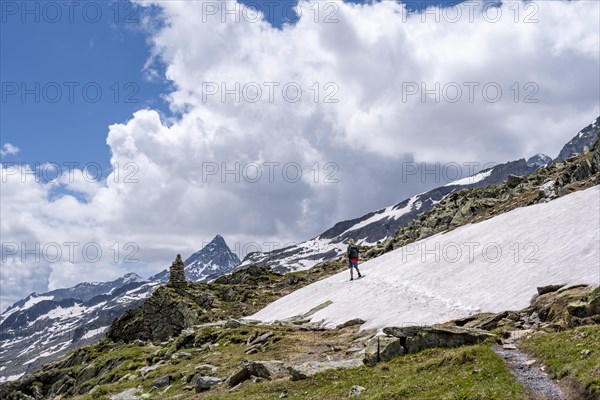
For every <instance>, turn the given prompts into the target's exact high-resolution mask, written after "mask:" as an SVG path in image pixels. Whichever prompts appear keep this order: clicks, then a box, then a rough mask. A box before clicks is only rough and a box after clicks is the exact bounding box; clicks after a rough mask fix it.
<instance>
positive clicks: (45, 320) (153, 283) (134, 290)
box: [0, 235, 240, 380]
mask: <svg viewBox="0 0 600 400" xmlns="http://www.w3.org/2000/svg"><path fill="white" fill-rule="evenodd" d="M239 263H240V260H239V258H238V257H237V256H236V255H235V253H233V252H232V251H231V250H230V249H229V247H228V246H227V243H225V240H224V239H223V237H222V236H220V235H217V236H216V237H215V238H214V239H213V240H212V241H211V242H210V243H209V244H207V245H206V246H204V247H203V248H202V249H201V250H199V251H197V252H196V253H194V254H192V255H191V256H190V257H189V258H188V259H187V260H186V261H185V265H186V267H185V273H186V277H187V279H188V280H192V281H196V282H199V281H203V280H206V279H211V278H212V277H216V276H220V275H223V274H225V273H227V272H229V271H231V270H232V269H233V268H235V267H236V266H237V265H238V264H239ZM168 278H169V273H168V270H164V271H163V272H161V273H159V274H157V275H154V276H153V277H150V278H149V279H144V278H142V277H140V276H139V275H136V274H134V273H128V274H126V275H125V276H123V277H121V278H118V279H116V280H114V281H110V282H93V283H87V282H84V283H80V284H78V285H76V286H74V287H72V288H66V289H57V290H53V291H50V292H47V293H41V294H38V293H32V294H30V295H29V296H27V297H26V298H24V299H22V300H19V301H17V302H16V303H15V304H13V305H12V306H11V307H9V308H8V309H7V310H6V311H4V312H3V313H2V314H1V315H0V380H2V378H1V377H5V379H6V377H8V376H12V377H15V376H18V375H20V374H22V373H24V372H30V371H33V370H35V369H37V368H38V367H39V366H40V365H42V364H44V363H47V362H50V361H53V360H55V359H58V358H59V357H61V356H62V355H64V354H65V353H66V352H68V351H69V350H71V349H73V348H78V347H81V346H85V345H87V344H90V343H94V342H97V341H98V340H99V339H101V338H102V337H104V334H105V331H106V329H107V328H108V326H109V325H110V324H111V323H112V321H113V320H114V319H115V318H117V317H119V316H121V315H122V314H123V313H124V312H125V311H127V310H128V309H130V308H133V307H137V306H138V305H139V304H140V303H141V302H142V301H143V300H144V299H146V298H147V297H149V296H150V294H152V292H153V291H154V290H155V289H156V288H157V287H159V286H160V285H162V284H163V283H165V282H166V281H167V280H168Z"/></svg>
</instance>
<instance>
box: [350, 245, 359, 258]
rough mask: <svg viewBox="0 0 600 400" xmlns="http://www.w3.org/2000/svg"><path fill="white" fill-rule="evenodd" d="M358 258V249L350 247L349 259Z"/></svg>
mask: <svg viewBox="0 0 600 400" xmlns="http://www.w3.org/2000/svg"><path fill="white" fill-rule="evenodd" d="M352 258H358V247H356V246H350V259H352Z"/></svg>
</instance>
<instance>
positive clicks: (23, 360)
mask: <svg viewBox="0 0 600 400" xmlns="http://www.w3.org/2000/svg"><path fill="white" fill-rule="evenodd" d="M129 278H132V279H125V281H127V282H126V283H124V284H123V285H121V286H120V287H115V288H113V289H111V290H109V291H108V292H107V293H104V294H100V295H98V296H95V297H93V298H91V299H89V300H85V301H82V300H79V299H73V298H65V299H57V300H54V299H52V298H51V297H52V296H46V295H37V296H33V295H31V296H29V297H28V299H29V300H27V301H26V302H25V303H24V304H22V305H21V306H18V307H13V308H12V309H11V310H7V312H6V313H4V314H3V315H2V323H0V365H2V366H3V367H4V368H3V369H2V370H1V371H0V375H1V376H4V377H7V376H15V375H18V374H22V373H24V372H30V371H33V370H35V369H36V368H37V367H39V366H40V365H42V364H43V363H47V362H49V361H53V360H55V359H57V358H59V357H61V356H62V355H64V354H65V353H66V352H68V351H69V350H71V349H73V348H78V347H82V346H85V345H87V344H91V343H94V342H97V341H98V340H99V339H101V338H102V337H104V333H105V331H106V329H107V328H108V326H109V325H110V324H111V323H112V321H113V320H114V319H115V318H116V317H118V316H120V315H121V314H123V313H124V312H125V311H127V310H128V309H130V308H132V307H135V306H137V305H139V304H140V303H141V301H143V300H144V299H146V298H147V297H148V296H150V294H151V293H152V292H153V291H154V289H156V288H157V287H158V286H159V283H158V282H148V281H142V282H140V281H139V280H138V279H137V277H136V278H134V277H132V276H129ZM49 293H50V292H49ZM9 311H11V312H10V313H9Z"/></svg>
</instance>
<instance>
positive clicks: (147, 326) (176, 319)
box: [107, 285, 214, 342]
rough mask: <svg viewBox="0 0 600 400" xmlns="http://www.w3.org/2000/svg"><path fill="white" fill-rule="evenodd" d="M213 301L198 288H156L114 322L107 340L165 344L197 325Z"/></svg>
mask: <svg viewBox="0 0 600 400" xmlns="http://www.w3.org/2000/svg"><path fill="white" fill-rule="evenodd" d="M213 301H214V295H213V294H212V293H210V292H207V291H203V290H202V289H201V287H196V286H193V285H188V286H186V287H185V288H180V287H171V286H162V287H159V288H158V289H156V290H155V291H154V293H153V294H152V296H150V297H149V298H148V299H147V300H146V301H144V302H143V303H142V305H141V306H139V307H138V308H134V309H131V310H129V311H127V312H126V313H125V314H123V315H122V316H121V317H120V318H118V319H116V320H115V321H114V322H113V323H112V325H111V326H110V328H109V329H108V332H107V337H108V338H110V339H111V340H113V341H126V342H131V341H133V340H136V339H140V340H151V341H155V342H157V341H159V342H162V341H166V340H168V339H169V338H171V337H174V336H177V335H179V334H180V333H181V332H182V331H183V330H184V329H186V328H192V327H193V326H194V325H198V324H200V323H201V322H202V315H203V314H204V313H205V312H207V310H209V309H210V308H211V307H212V304H213ZM190 340H191V339H190Z"/></svg>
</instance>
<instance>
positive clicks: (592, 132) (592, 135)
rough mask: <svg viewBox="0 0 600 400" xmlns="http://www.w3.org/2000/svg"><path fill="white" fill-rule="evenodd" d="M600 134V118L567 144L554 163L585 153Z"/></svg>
mask: <svg viewBox="0 0 600 400" xmlns="http://www.w3.org/2000/svg"><path fill="white" fill-rule="evenodd" d="M599 132H600V117H598V118H596V120H595V121H593V122H592V123H591V124H589V125H588V126H586V127H585V128H583V129H582V130H581V131H579V133H578V134H577V135H575V137H574V138H573V139H571V141H569V143H567V144H565V146H564V147H563V148H562V150H561V151H560V153H558V157H556V159H555V160H554V161H565V160H567V159H568V158H569V157H572V156H573V155H575V154H581V153H583V150H584V148H585V147H586V146H587V147H588V148H592V146H593V145H594V143H595V142H596V137H597V136H598V133H599Z"/></svg>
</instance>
